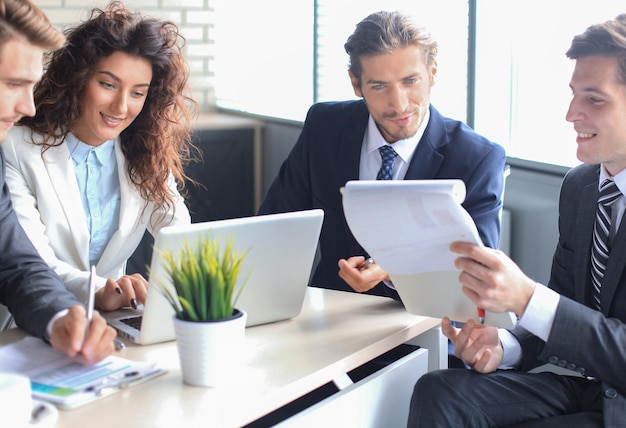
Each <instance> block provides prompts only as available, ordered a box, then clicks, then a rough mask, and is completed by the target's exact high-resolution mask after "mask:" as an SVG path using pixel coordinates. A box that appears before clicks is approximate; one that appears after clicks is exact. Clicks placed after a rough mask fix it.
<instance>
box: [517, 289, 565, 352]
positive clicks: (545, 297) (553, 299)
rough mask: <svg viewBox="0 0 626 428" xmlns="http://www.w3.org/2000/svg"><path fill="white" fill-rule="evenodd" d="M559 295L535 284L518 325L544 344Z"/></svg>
mask: <svg viewBox="0 0 626 428" xmlns="http://www.w3.org/2000/svg"><path fill="white" fill-rule="evenodd" d="M559 298H560V295H559V293H557V292H556V291H554V290H552V289H550V288H548V287H546V286H545V285H542V284H539V283H537V286H536V287H535V291H534V292H533V295H532V296H531V298H530V301H529V302H528V306H527V307H526V310H525V311H524V314H523V315H522V317H521V318H520V319H519V325H520V326H521V327H523V328H525V329H526V330H528V331H529V332H531V333H532V334H534V335H535V336H537V337H538V338H540V339H541V340H543V341H544V342H546V341H547V340H548V337H550V331H551V330H552V324H553V323H554V318H555V316H556V309H557V307H558V305H559Z"/></svg>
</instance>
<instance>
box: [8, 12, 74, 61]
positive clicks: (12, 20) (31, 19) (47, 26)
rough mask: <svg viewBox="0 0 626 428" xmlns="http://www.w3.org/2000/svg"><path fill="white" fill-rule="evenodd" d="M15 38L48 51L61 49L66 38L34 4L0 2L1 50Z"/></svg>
mask: <svg viewBox="0 0 626 428" xmlns="http://www.w3.org/2000/svg"><path fill="white" fill-rule="evenodd" d="M13 38H21V39H25V40H27V41H28V42H29V43H31V44H33V45H35V46H39V47H42V48H44V49H46V50H55V49H59V48H60V47H62V46H63V45H64V44H65V36H64V35H63V34H62V33H61V32H60V31H58V30H57V29H56V28H54V26H53V25H52V24H51V23H50V21H49V20H48V17H47V16H46V15H45V14H44V13H43V12H42V11H41V9H39V8H38V7H37V6H36V5H35V4H34V3H32V2H31V1H29V0H0V49H2V46H4V44H5V43H6V42H7V41H9V40H11V39H13Z"/></svg>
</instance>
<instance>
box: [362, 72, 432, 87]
mask: <svg viewBox="0 0 626 428" xmlns="http://www.w3.org/2000/svg"><path fill="white" fill-rule="evenodd" d="M418 76H420V73H413V74H410V75H408V76H404V77H402V78H401V79H400V80H406V79H414V78H416V77H418ZM388 82H389V81H388V80H375V79H370V80H368V81H367V82H365V84H366V85H371V84H383V83H388Z"/></svg>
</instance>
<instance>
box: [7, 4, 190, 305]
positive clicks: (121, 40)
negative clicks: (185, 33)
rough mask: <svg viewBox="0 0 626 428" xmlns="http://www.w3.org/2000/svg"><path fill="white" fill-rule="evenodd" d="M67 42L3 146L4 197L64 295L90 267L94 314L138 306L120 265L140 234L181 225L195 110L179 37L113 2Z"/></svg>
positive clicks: (133, 280) (82, 283)
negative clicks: (31, 108) (30, 109)
mask: <svg viewBox="0 0 626 428" xmlns="http://www.w3.org/2000/svg"><path fill="white" fill-rule="evenodd" d="M65 36H66V37H67V44H66V45H65V46H64V47H63V48H61V49H60V50H58V51H55V52H54V53H53V54H52V55H51V56H50V58H49V62H48V66H47V68H46V71H45V72H44V75H43V77H42V79H41V81H40V82H39V83H38V84H37V86H36V87H35V96H34V98H35V106H36V108H37V112H36V114H35V116H34V117H28V118H23V119H22V120H20V121H19V122H18V125H20V126H16V127H14V128H13V129H11V130H10V132H9V135H8V138H7V141H6V143H5V145H4V151H5V153H6V156H7V164H8V165H7V166H8V168H7V182H8V184H9V187H10V189H11V198H12V201H13V204H14V207H15V211H17V214H18V217H19V220H20V223H21V224H22V226H23V228H24V229H25V230H26V233H27V234H28V236H29V238H30V239H31V241H33V243H34V244H35V247H36V248H37V250H38V251H39V253H40V254H41V256H42V257H43V258H44V260H46V262H48V264H49V265H50V266H51V267H52V268H53V269H54V270H55V271H56V272H57V273H58V274H59V276H60V277H61V279H62V280H63V281H64V282H65V284H66V286H67V287H68V289H69V290H70V291H72V292H73V293H74V294H75V295H77V297H79V298H80V299H85V298H86V296H85V293H86V289H87V281H88V278H89V270H90V269H89V268H90V266H91V265H95V266H96V272H97V275H98V278H97V282H96V284H97V287H96V289H97V292H96V307H97V308H99V309H102V310H114V309H118V308H120V307H123V306H133V307H136V306H137V304H138V303H143V302H144V300H145V296H146V292H147V285H148V284H147V281H146V280H145V278H143V277H142V276H141V275H140V274H133V275H125V267H126V261H127V260H128V258H129V257H130V256H131V255H132V253H133V252H134V250H135V249H136V248H137V246H138V244H139V242H140V241H141V239H142V237H143V235H144V232H145V230H146V229H148V230H149V231H150V232H151V233H152V234H153V235H155V234H156V232H157V231H158V230H159V229H160V228H161V227H163V226H168V225H174V224H185V223H190V216H189V212H188V210H187V207H186V206H185V204H184V200H183V198H182V196H181V194H180V193H179V190H180V186H182V184H183V183H184V180H185V178H186V176H185V174H184V172H183V165H184V164H185V162H186V161H187V160H188V158H189V154H190V149H191V148H192V147H193V146H191V142H190V141H191V139H190V126H189V122H190V119H191V111H190V108H191V107H195V103H194V102H193V101H192V100H191V99H190V98H189V97H188V96H187V90H188V89H187V81H188V70H187V65H186V62H185V60H184V59H183V55H182V51H181V46H182V44H183V42H184V39H183V37H182V36H181V35H180V33H179V32H178V28H177V27H176V25H175V24H173V23H171V22H168V21H161V20H159V19H156V18H151V17H145V16H142V15H141V14H139V13H135V12H131V11H129V10H128V9H126V8H125V7H124V6H123V5H122V4H121V3H119V2H114V3H111V4H110V5H109V6H108V7H107V8H105V9H104V10H100V9H93V10H92V13H91V17H90V18H89V19H88V20H87V21H85V22H83V23H82V24H80V25H78V26H77V27H74V28H71V29H69V30H67V31H66V32H65Z"/></svg>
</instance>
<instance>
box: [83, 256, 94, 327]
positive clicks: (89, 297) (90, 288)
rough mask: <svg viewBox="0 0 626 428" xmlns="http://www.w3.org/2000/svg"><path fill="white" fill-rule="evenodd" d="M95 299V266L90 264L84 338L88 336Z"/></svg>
mask: <svg viewBox="0 0 626 428" xmlns="http://www.w3.org/2000/svg"><path fill="white" fill-rule="evenodd" d="M95 301H96V267H95V266H91V269H90V271H89V283H88V284H87V308H86V310H87V328H86V329H85V338H87V336H89V328H90V327H91V320H92V319H93V308H94V306H95V303H96V302H95Z"/></svg>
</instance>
